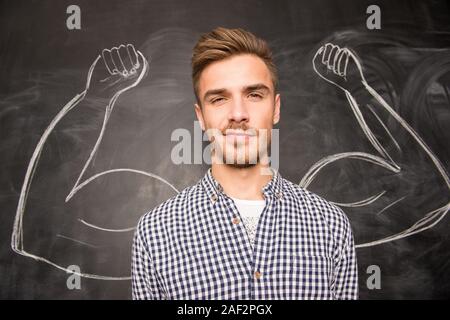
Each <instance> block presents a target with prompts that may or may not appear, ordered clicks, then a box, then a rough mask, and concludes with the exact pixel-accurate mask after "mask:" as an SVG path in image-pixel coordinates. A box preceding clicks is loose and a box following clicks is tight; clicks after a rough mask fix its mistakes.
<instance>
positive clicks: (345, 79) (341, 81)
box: [299, 43, 450, 247]
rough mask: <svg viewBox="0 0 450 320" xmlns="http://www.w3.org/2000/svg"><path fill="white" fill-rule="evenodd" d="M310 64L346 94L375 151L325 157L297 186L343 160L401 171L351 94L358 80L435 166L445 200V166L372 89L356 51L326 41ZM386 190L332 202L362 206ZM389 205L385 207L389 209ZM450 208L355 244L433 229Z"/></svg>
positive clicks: (305, 184) (448, 190)
mask: <svg viewBox="0 0 450 320" xmlns="http://www.w3.org/2000/svg"><path fill="white" fill-rule="evenodd" d="M312 63H313V68H314V71H315V72H316V73H317V74H318V75H319V76H320V77H321V78H322V79H323V80H325V81H327V82H328V83H330V84H332V85H334V86H336V87H337V88H339V89H341V90H342V92H343V93H344V94H345V96H346V98H347V101H348V103H349V105H350V108H351V110H352V112H353V114H354V116H355V118H356V120H357V123H358V125H359V126H360V127H361V129H362V131H363V133H364V135H365V137H366V138H367V139H368V141H369V142H370V144H371V145H372V147H373V148H374V149H375V151H376V152H375V153H373V154H372V153H367V152H343V153H338V154H333V155H330V156H326V157H324V158H322V159H320V160H319V161H317V162H316V163H315V164H314V165H312V166H311V167H310V169H309V170H308V172H307V173H306V174H305V175H304V176H303V178H302V179H301V181H300V183H299V185H300V186H302V187H304V188H307V187H308V186H309V185H310V184H311V183H312V181H313V180H314V179H315V178H316V177H317V176H318V175H319V173H320V172H321V170H322V169H324V168H325V167H326V166H328V165H330V164H333V163H334V162H336V161H340V160H342V159H356V160H360V161H365V162H369V163H371V164H373V165H376V166H379V167H381V168H383V169H385V170H388V171H389V172H391V173H392V174H398V173H399V172H400V171H401V170H402V167H401V166H400V165H399V164H398V163H397V162H396V161H395V160H394V159H393V158H394V157H392V156H391V154H389V153H388V151H387V150H386V148H385V146H383V144H382V143H381V142H380V140H379V139H378V138H377V137H376V135H375V134H374V132H373V131H372V130H371V128H370V127H369V125H368V124H367V121H366V119H365V117H364V116H363V112H362V110H361V104H359V103H358V102H357V100H356V98H355V96H354V94H353V93H352V88H353V87H354V84H355V83H357V85H359V86H362V87H363V89H364V90H366V93H368V94H370V96H371V98H373V99H375V101H376V102H377V107H379V108H381V109H379V110H380V111H383V112H387V113H388V115H389V117H391V118H393V119H394V121H396V122H397V123H398V125H399V126H401V127H402V128H403V129H404V130H405V131H406V132H407V134H408V135H409V136H410V137H411V138H412V141H414V143H415V144H417V145H418V146H419V147H420V149H421V150H422V151H423V152H425V154H426V157H427V159H428V162H429V163H430V165H431V166H433V167H434V169H435V170H436V172H437V174H438V175H439V177H440V178H441V182H442V183H443V184H444V185H445V186H446V193H447V194H446V195H445V196H444V199H448V194H450V179H449V176H448V173H447V172H446V170H445V168H444V166H443V165H442V163H441V162H440V161H439V159H438V158H437V156H436V155H435V154H434V153H433V152H432V151H431V150H430V148H429V147H428V146H427V144H426V143H425V142H424V141H423V140H422V138H421V137H420V136H419V134H418V133H417V132H416V131H415V130H414V129H413V128H412V127H411V126H410V125H409V124H408V123H407V122H406V121H405V120H404V119H403V118H402V117H401V116H400V115H399V114H398V113H397V112H396V111H395V110H394V109H393V108H392V107H391V106H390V105H389V104H388V103H387V102H386V101H385V100H384V99H383V97H382V96H381V95H380V94H379V93H378V92H377V91H375V90H374V89H373V88H372V87H371V86H370V85H369V84H368V82H367V81H366V78H365V76H364V74H363V71H362V70H363V68H362V66H361V63H360V61H359V60H358V57H357V55H356V53H355V52H353V51H351V50H350V49H348V48H345V47H344V48H341V47H339V46H337V45H335V44H332V43H326V44H325V45H323V46H322V47H320V48H319V49H318V50H317V52H316V53H315V55H314V58H313V61H312ZM367 107H368V108H369V110H370V111H371V112H372V114H373V115H374V116H375V117H376V118H377V120H378V123H379V125H380V126H382V128H383V129H384V131H385V134H386V136H387V137H388V138H389V139H390V140H391V142H392V144H393V145H394V146H395V147H396V148H397V149H398V150H400V148H401V146H400V145H399V143H398V141H397V140H396V139H395V137H394V135H393V134H391V132H390V131H389V129H388V126H387V125H386V124H385V123H384V122H383V121H382V120H381V118H380V117H378V116H377V112H376V111H375V110H374V109H373V108H372V107H371V106H369V105H367ZM363 178H364V177H361V179H363ZM385 192H386V191H382V192H381V193H377V194H374V195H372V196H370V197H368V198H366V199H362V200H359V201H355V202H352V203H337V202H335V204H336V205H338V206H341V207H364V206H367V205H369V204H371V203H373V202H375V201H377V199H378V198H380V197H381V196H382V195H383V194H384V193H385ZM403 199H404V197H401V198H399V199H397V200H396V201H394V202H393V203H391V204H390V205H389V206H388V207H390V206H393V205H394V204H397V203H399V202H401V201H402V200H403ZM447 201H448V200H445V202H447ZM388 207H386V208H385V209H388ZM449 208H450V202H447V203H445V204H444V205H442V204H439V207H437V208H435V209H433V210H432V211H429V212H425V213H424V214H423V217H422V218H421V219H420V220H418V221H416V222H415V223H414V224H413V225H411V226H409V227H407V228H406V229H404V230H403V231H401V232H399V233H396V234H393V235H390V236H387V237H384V238H382V239H377V240H375V241H369V242H366V243H361V244H357V247H369V246H374V245H378V244H381V243H386V242H390V241H394V240H398V239H401V238H405V237H408V236H411V235H413V234H417V233H419V232H422V231H424V230H426V229H429V228H432V227H433V226H435V225H436V224H437V223H439V222H440V221H441V220H442V219H443V218H444V217H445V216H446V214H447V213H448V211H449Z"/></svg>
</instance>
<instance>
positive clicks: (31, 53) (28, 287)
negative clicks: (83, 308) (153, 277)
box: [0, 0, 450, 299]
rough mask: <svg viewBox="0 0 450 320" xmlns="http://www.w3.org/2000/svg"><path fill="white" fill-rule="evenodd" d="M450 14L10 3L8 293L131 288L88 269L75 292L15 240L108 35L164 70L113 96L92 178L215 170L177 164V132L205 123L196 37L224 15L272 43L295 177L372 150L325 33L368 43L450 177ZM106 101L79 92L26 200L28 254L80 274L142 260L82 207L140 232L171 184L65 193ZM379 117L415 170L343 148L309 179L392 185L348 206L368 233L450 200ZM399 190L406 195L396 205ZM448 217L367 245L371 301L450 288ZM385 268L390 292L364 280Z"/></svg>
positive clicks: (3, 104)
mask: <svg viewBox="0 0 450 320" xmlns="http://www.w3.org/2000/svg"><path fill="white" fill-rule="evenodd" d="M71 4H77V5H78V6H80V8H81V30H73V31H71V30H68V29H67V27H66V18H67V16H68V15H67V14H66V8H67V7H68V6H69V5H71ZM370 4H377V5H379V6H380V8H381V26H382V28H381V30H367V28H366V19H367V17H368V15H367V14H366V8H367V7H368V6H369V5H370ZM449 19H450V4H449V3H448V2H446V1H395V2H394V1H356V0H355V1H331V0H330V1H254V0H251V1H250V0H249V1H211V0H208V1H167V0H164V1H153V0H152V1H139V0H133V1H117V0H114V1H111V0H109V1H81V0H77V1H76V2H74V1H2V2H1V3H0V137H1V142H0V163H1V165H0V208H1V215H0V236H1V239H0V240H1V241H0V298H9V299H17V298H18V299H24V298H25V299H46V298H47V299H79V298H82V299H104V298H113V299H128V298H130V297H131V292H130V287H131V286H130V282H129V281H126V280H96V279H87V278H82V279H81V290H69V289H68V288H67V287H66V280H67V277H68V274H66V273H65V272H64V271H61V270H58V269H57V268H55V267H54V266H51V265H49V264H47V263H44V262H37V261H35V260H33V259H32V258H29V257H25V256H22V255H19V254H17V253H15V252H14V251H13V250H12V249H11V233H12V230H13V224H14V219H15V216H16V210H17V206H18V201H19V196H20V192H21V188H22V184H23V182H24V177H25V173H26V169H27V167H28V163H29V161H30V158H31V156H32V154H33V151H34V149H35V147H36V144H37V143H38V141H39V139H40V137H41V136H42V134H43V132H44V130H45V129H46V127H47V126H48V125H49V123H50V122H51V121H52V119H53V118H54V117H55V116H56V115H57V113H58V112H59V111H60V110H61V108H62V107H63V106H64V105H65V104H66V103H67V102H68V101H69V100H70V99H72V98H73V97H74V96H75V95H76V94H77V93H80V92H81V91H83V90H84V86H85V79H86V75H87V71H88V69H89V66H90V65H91V63H92V62H93V60H94V59H95V57H96V56H97V55H98V54H99V53H100V52H101V50H102V49H103V48H111V47H112V46H115V45H119V44H122V43H125V44H126V43H133V44H135V46H136V47H137V48H138V49H139V50H140V51H141V52H142V53H143V54H144V56H146V57H147V58H148V59H151V61H150V69H149V74H148V76H147V77H146V78H145V79H144V80H143V81H142V83H141V84H140V85H139V86H138V87H136V88H134V89H133V90H130V91H128V92H126V93H125V94H123V95H122V96H121V97H120V98H119V100H118V101H117V103H116V106H115V108H114V110H113V113H112V115H111V118H110V120H109V123H108V126H107V128H106V131H105V136H104V139H103V141H102V143H101V145H100V147H99V149H98V152H97V154H96V156H95V157H94V159H93V161H92V163H91V165H90V166H89V168H88V169H87V171H86V175H85V178H86V177H89V176H92V175H94V174H96V173H99V172H102V171H106V170H110V169H115V168H132V169H136V170H142V171H146V172H151V173H154V174H157V175H159V176H161V177H163V178H165V179H166V180H167V181H169V182H170V183H172V184H173V185H174V186H175V187H176V188H177V189H178V190H182V189H183V188H185V187H187V186H190V185H192V184H194V183H196V182H197V181H198V180H199V179H200V178H201V177H202V176H203V174H204V173H205V171H206V169H207V168H208V167H207V166H206V165H174V164H173V163H172V162H171V161H170V153H171V150H172V147H173V146H174V145H175V143H174V142H171V140H170V135H171V133H172V131H173V130H174V129H176V128H186V129H188V130H189V131H191V132H193V127H194V124H193V122H194V120H195V114H194V110H193V102H194V96H193V93H192V88H191V78H190V65H189V62H190V56H191V49H192V47H193V46H194V44H195V41H196V40H197V38H198V36H199V35H200V34H201V33H203V32H207V31H209V30H210V29H212V28H214V27H216V26H225V27H241V28H245V29H248V30H250V31H252V32H254V33H255V34H257V35H258V36H260V37H263V38H265V39H267V40H268V42H269V43H270V45H271V46H272V48H273V51H274V55H275V60H276V63H277V64H278V68H279V74H280V93H281V96H282V114H281V122H280V123H279V125H278V126H277V127H278V128H279V129H280V168H279V169H280V173H281V174H282V176H284V177H285V178H287V179H289V180H291V181H293V182H296V183H299V182H300V180H301V178H302V177H303V176H304V175H305V173H306V172H307V171H308V169H309V168H310V167H311V166H312V165H313V164H314V163H315V162H317V161H318V160H319V159H321V158H323V157H325V156H327V155H331V154H335V153H340V152H347V151H361V152H369V153H374V149H373V147H372V146H371V145H370V143H369V142H368V141H367V138H366V137H365V136H364V134H363V132H362V130H361V128H360V127H359V126H358V124H357V122H356V120H355V117H354V115H353V113H352V112H351V109H350V107H349V104H348V102H347V100H346V98H345V96H344V95H343V94H342V92H341V91H339V90H338V89H336V88H335V87H333V86H331V85H330V84H328V83H326V82H325V81H323V80H322V79H320V78H319V77H318V76H317V75H316V74H315V73H314V71H313V69H312V64H311V60H312V57H313V55H314V53H315V52H316V50H317V49H318V48H319V47H320V46H321V45H322V44H323V43H325V42H327V41H331V42H333V43H336V44H338V45H340V46H347V47H349V48H352V49H353V50H354V51H355V52H356V53H357V54H358V56H359V57H360V59H361V62H362V64H363V67H364V72H365V74H366V75H367V79H368V82H369V83H370V84H371V85H372V86H373V87H374V89H376V90H377V92H379V93H380V94H381V95H382V96H383V97H384V99H385V100H386V101H387V102H388V103H389V104H390V105H391V106H392V108H393V109H394V110H395V111H396V112H397V113H398V114H399V115H400V116H401V117H403V119H405V120H406V121H407V122H408V123H409V124H410V125H411V126H412V127H413V128H414V130H416V132H417V133H418V134H419V135H420V136H421V138H422V139H423V140H424V141H425V143H426V144H427V145H428V146H429V148H430V149H431V151H432V152H433V153H434V155H435V156H436V157H437V158H438V159H439V160H440V163H441V164H442V166H443V167H444V168H445V169H446V170H447V172H448V170H449V163H450V130H449V129H448V127H449V125H450V98H449V97H450V24H449V21H450V20H449ZM364 110H365V111H364V112H366V111H367V109H364ZM104 112H105V106H104V105H102V104H100V103H96V102H89V101H83V102H81V103H80V104H79V105H78V106H77V107H76V108H74V109H73V110H72V111H70V113H69V114H67V116H66V117H64V119H63V120H62V121H61V122H59V123H58V125H57V126H56V127H55V129H54V131H53V132H52V133H51V134H50V136H49V138H48V140H47V141H46V144H45V146H44V149H43V151H42V154H41V158H40V161H39V164H38V166H37V168H36V171H35V175H34V178H33V181H32V183H31V187H30V190H29V194H28V198H27V202H26V209H25V214H24V218H23V243H24V247H25V249H26V250H27V252H30V253H32V254H34V255H38V256H41V257H45V258H46V259H48V260H50V261H52V262H54V263H56V264H58V265H61V266H63V267H67V266H69V265H73V264H75V265H78V266H80V268H81V271H82V272H86V273H90V274H98V275H105V276H111V277H122V276H128V275H129V273H130V247H131V239H132V232H105V231H100V230H95V229H92V228H88V227H87V226H86V225H84V224H81V223H80V221H79V219H83V220H85V221H87V222H89V223H91V224H95V225H100V226H103V227H104V228H110V229H123V228H129V227H133V226H134V225H135V224H136V222H137V219H138V218H139V217H140V216H141V215H142V214H143V213H145V212H146V211H148V210H150V209H151V208H152V207H154V206H156V205H157V204H159V203H160V202H162V201H163V200H165V199H167V198H169V197H171V196H173V195H174V194H175V192H174V191H173V190H172V189H171V188H170V187H168V186H167V185H166V184H163V183H161V182H159V181H158V180H156V179H153V178H149V177H145V176H142V175H139V174H133V173H130V172H122V173H115V174H110V175H105V176H103V177H101V178H99V179H96V180H95V181H94V182H92V183H91V184H89V185H87V186H86V187H85V188H83V189H82V190H80V191H79V192H78V193H77V194H76V195H75V196H74V197H73V198H72V199H71V200H70V201H69V202H67V203H66V202H65V201H64V199H65V197H66V196H67V194H68V192H69V191H70V189H71V188H72V187H73V185H74V183H75V181H76V179H77V178H78V175H79V173H80V171H81V169H82V167H83V165H84V163H85V162H86V159H87V158H88V157H89V153H90V151H91V149H92V147H93V144H94V143H95V141H96V139H97V137H98V134H99V131H100V127H101V124H102V121H103V116H104ZM365 116H366V121H367V123H368V125H369V126H373V131H374V132H375V134H376V135H377V137H379V139H380V141H382V142H383V143H385V146H386V149H387V150H388V151H392V155H393V157H395V161H396V162H397V164H399V166H400V167H401V168H402V171H401V173H399V174H393V173H390V172H386V171H383V170H381V169H380V168H379V167H376V166H374V165H372V164H370V163H367V162H362V161H357V160H355V159H353V160H351V159H347V160H344V161H339V162H336V163H335V164H333V165H330V166H329V167H327V168H326V169H324V170H323V171H321V173H320V174H319V175H318V177H317V178H316V179H315V180H314V181H313V183H312V184H311V185H310V186H309V187H308V188H309V189H310V190H312V191H314V192H316V193H318V194H320V195H322V196H324V197H325V198H327V199H329V200H330V201H335V202H341V203H342V202H353V201H357V200H361V199H364V198H367V197H368V196H370V195H373V194H377V193H379V192H380V191H381V190H384V191H386V193H385V194H384V195H383V197H381V198H380V199H378V200H377V201H375V202H374V203H372V204H371V205H369V206H366V207H356V208H343V209H344V211H345V212H346V213H347V214H348V216H349V218H350V220H351V223H352V227H353V229H354V233H355V239H356V243H358V244H362V243H367V242H369V241H373V240H377V239H381V238H384V237H387V236H390V235H393V234H396V233H398V232H401V231H403V230H405V229H407V228H408V227H410V226H411V225H413V224H414V223H415V222H417V221H418V220H419V219H421V218H423V217H424V216H425V215H426V213H428V212H430V211H432V210H434V209H436V208H439V207H442V206H444V205H446V204H448V203H449V200H450V193H449V188H448V187H447V186H446V185H445V183H444V180H443V179H442V176H440V175H439V174H438V173H437V171H436V167H435V166H433V165H432V164H431V162H430V159H429V158H428V157H427V155H426V154H425V153H424V152H423V150H422V149H421V148H419V147H418V145H417V143H416V142H415V141H414V140H413V139H411V137H410V136H409V135H408V134H407V133H406V132H405V130H403V129H402V128H401V127H400V126H399V125H398V123H397V122H395V121H393V120H392V119H391V118H389V117H388V116H387V115H386V114H382V113H380V114H379V117H380V119H382V120H383V122H384V123H385V124H386V127H387V128H388V129H389V131H390V132H391V134H392V135H393V136H394V137H395V140H396V141H397V142H398V144H399V146H400V147H401V151H399V150H396V149H395V148H394V146H393V144H392V140H391V141H390V142H389V140H388V139H385V138H386V135H385V134H384V135H383V130H380V125H379V122H377V119H376V118H375V117H374V116H373V114H372V116H370V113H367V112H366V113H365ZM377 124H378V126H377ZM398 199H402V201H399V202H398V203H394V202H395V201H397V200H398ZM388 206H390V207H388ZM386 207H388V208H387V209H384V208H386ZM382 210H384V211H383V212H381V213H380V211H382ZM444 214H445V212H444V213H443V214H442V216H443V215H444ZM448 222H449V219H448V217H443V218H442V220H440V221H439V222H438V223H437V224H436V225H434V226H433V227H432V228H429V229H428V230H425V231H423V232H421V233H418V234H415V235H412V236H410V237H406V238H404V239H400V240H397V241H392V242H387V243H384V244H380V245H377V246H370V247H362V248H358V249H357V254H358V262H359V276H360V297H361V298H363V299H376V298H383V299H403V298H423V299H430V298H449V297H450V273H449V269H450V268H449V267H450V250H449V249H450V237H449V230H450V229H449V227H448ZM75 240H76V241H75ZM77 241H78V242H77ZM80 242H83V243H80ZM374 264H375V265H378V266H380V268H381V289H379V290H369V289H368V288H367V286H366V279H367V278H368V276H369V275H368V274H367V273H366V269H367V267H368V266H370V265H374Z"/></svg>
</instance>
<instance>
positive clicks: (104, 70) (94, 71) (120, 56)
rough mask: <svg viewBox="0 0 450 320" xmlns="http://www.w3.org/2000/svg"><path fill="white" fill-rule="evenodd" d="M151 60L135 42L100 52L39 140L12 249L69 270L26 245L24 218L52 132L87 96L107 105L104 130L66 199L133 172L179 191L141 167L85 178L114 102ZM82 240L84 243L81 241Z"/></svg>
mask: <svg viewBox="0 0 450 320" xmlns="http://www.w3.org/2000/svg"><path fill="white" fill-rule="evenodd" d="M148 68H149V65H148V62H147V60H146V58H145V57H144V55H143V54H142V53H141V52H139V51H137V50H135V48H134V46H133V45H131V44H128V45H126V46H125V45H120V46H118V47H113V48H111V49H104V50H103V51H102V53H101V54H100V55H98V56H97V57H96V59H95V60H94V62H93V63H92V65H91V66H90V68H89V71H88V75H87V79H86V87H85V89H84V91H83V92H81V93H79V94H77V95H76V96H75V97H73V98H72V99H71V100H70V101H69V102H68V103H67V104H66V105H65V106H64V107H63V108H62V109H61V110H60V111H59V112H58V114H57V115H56V116H55V117H54V118H53V119H52V121H51V122H50V124H49V125H48V127H47V128H46V129H45V131H44V133H43V134H42V136H41V138H40V139H39V142H38V143H37V145H36V148H35V149H34V152H33V154H32V157H31V159H30V162H29V164H28V167H27V171H26V174H25V178H24V182H23V185H22V189H21V193H20V197H19V202H18V206H17V210H16V216H15V220H14V226H13V232H12V236H11V248H12V249H13V250H14V251H15V252H16V253H18V254H20V255H23V256H26V257H29V258H32V259H35V260H37V261H41V262H45V263H47V264H49V265H51V266H53V267H56V268H58V269H60V270H63V271H64V272H67V271H68V269H67V268H66V267H64V266H61V265H59V264H57V263H55V262H53V261H50V260H49V259H47V258H45V257H42V256H40V255H38V254H33V253H30V252H28V251H27V250H26V248H25V247H24V241H23V238H24V235H23V219H24V214H25V208H26V202H27V196H28V194H29V191H30V187H31V184H32V181H33V175H34V173H35V170H36V168H37V166H38V164H39V160H40V156H41V153H42V151H43V149H44V145H45V143H46V141H47V140H48V138H49V136H50V134H51V133H52V131H53V130H54V129H55V127H56V126H57V125H58V123H59V122H60V121H61V120H62V119H63V118H64V117H65V116H66V115H67V114H68V113H69V112H70V111H71V110H72V109H74V108H76V107H77V106H78V105H79V104H80V103H81V102H82V101H83V100H84V99H89V100H91V101H99V102H103V103H105V104H106V109H105V114H104V119H103V123H102V126H101V130H100V132H99V135H98V138H97V140H96V142H95V144H94V146H93V148H92V150H91V152H90V154H89V157H88V159H87V161H86V162H85V163H84V165H83V167H82V169H81V172H80V174H79V175H78V178H77V180H76V182H75V184H74V186H73V187H72V189H71V190H70V191H69V193H68V195H67V197H66V199H65V201H66V202H68V201H70V199H71V198H72V197H73V196H74V195H75V194H76V193H77V192H78V191H79V190H80V189H82V188H83V187H84V186H86V185H87V184H89V183H90V182H92V181H93V180H95V179H97V178H99V177H102V176H104V175H107V174H112V173H115V174H117V173H128V174H129V173H132V174H138V175H144V176H146V177H150V178H153V179H157V180H159V181H161V182H162V183H164V184H167V185H168V186H170V187H171V188H172V189H173V190H174V191H175V192H178V190H177V189H176V188H175V187H174V186H173V185H172V184H170V183H169V182H167V181H166V180H164V179H163V178H162V177H160V176H158V175H155V174H152V173H149V172H144V171H141V170H134V169H129V168H118V169H113V170H108V171H104V172H100V173H97V174H95V175H93V176H91V177H89V178H86V179H84V180H83V177H84V175H85V171H86V169H87V168H88V167H89V164H90V162H91V160H92V159H93V157H94V156H95V154H96V152H97V150H98V147H99V145H100V143H101V141H102V138H103V136H104V133H105V130H106V126H107V123H108V120H109V117H110V115H111V112H112V110H113V108H114V105H115V103H116V101H117V99H118V98H119V96H120V95H121V94H122V93H124V92H126V91H128V90H130V89H132V88H133V87H135V86H137V85H138V84H139V83H140V82H141V80H142V79H143V78H144V77H145V76H146V75H147V72H148ZM79 221H80V222H81V223H83V224H84V225H86V226H88V227H90V228H93V229H98V230H101V231H104V232H105V231H106V232H129V231H133V230H134V227H130V228H124V229H108V228H102V227H98V226H95V225H93V224H90V223H88V222H86V221H84V220H82V219H79ZM75 240H76V239H75ZM79 243H82V242H81V241H79ZM75 274H78V275H79V276H82V277H86V278H93V279H99V280H129V279H130V276H123V277H116V276H104V275H98V274H89V273H75Z"/></svg>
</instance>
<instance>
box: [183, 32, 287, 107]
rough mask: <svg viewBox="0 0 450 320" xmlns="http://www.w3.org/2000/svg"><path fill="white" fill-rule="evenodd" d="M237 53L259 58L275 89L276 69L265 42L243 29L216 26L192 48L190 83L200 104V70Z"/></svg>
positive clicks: (276, 81) (276, 83) (276, 80)
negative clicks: (267, 71) (268, 72)
mask: <svg viewBox="0 0 450 320" xmlns="http://www.w3.org/2000/svg"><path fill="white" fill-rule="evenodd" d="M239 54H253V55H255V56H257V57H259V58H261V59H262V60H263V61H264V63H265V64H266V66H267V68H268V69H269V71H270V74H271V77H272V82H273V87H274V90H277V85H278V77H277V70H276V67H275V64H274V63H273V61H272V52H271V50H270V48H269V46H268V44H267V42H266V41H264V40H262V39H260V38H257V37H256V36H255V35H254V34H252V33H251V32H248V31H245V30H243V29H227V28H223V27H218V28H216V29H214V30H212V31H211V32H209V33H205V34H203V35H202V36H201V37H200V39H199V40H198V42H197V44H196V45H195V47H194V49H193V54H192V60H191V65H192V83H193V85H194V93H195V97H196V99H197V103H198V104H200V97H199V95H198V94H199V93H198V84H199V79H200V75H201V73H202V71H203V70H204V69H205V68H206V67H207V66H208V65H210V64H211V63H213V62H216V61H220V60H223V59H226V58H228V57H231V56H233V55H239Z"/></svg>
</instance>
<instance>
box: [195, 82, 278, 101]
mask: <svg viewBox="0 0 450 320" xmlns="http://www.w3.org/2000/svg"><path fill="white" fill-rule="evenodd" d="M255 90H263V91H266V92H267V91H270V88H269V87H268V86H266V85H265V84H263V83H256V84H252V85H249V86H245V87H243V88H242V92H250V91H255ZM227 91H228V90H227V89H225V88H220V89H211V90H208V91H206V93H205V95H204V96H203V101H205V100H206V99H207V98H208V97H210V96H213V95H216V94H223V93H224V92H227Z"/></svg>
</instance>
